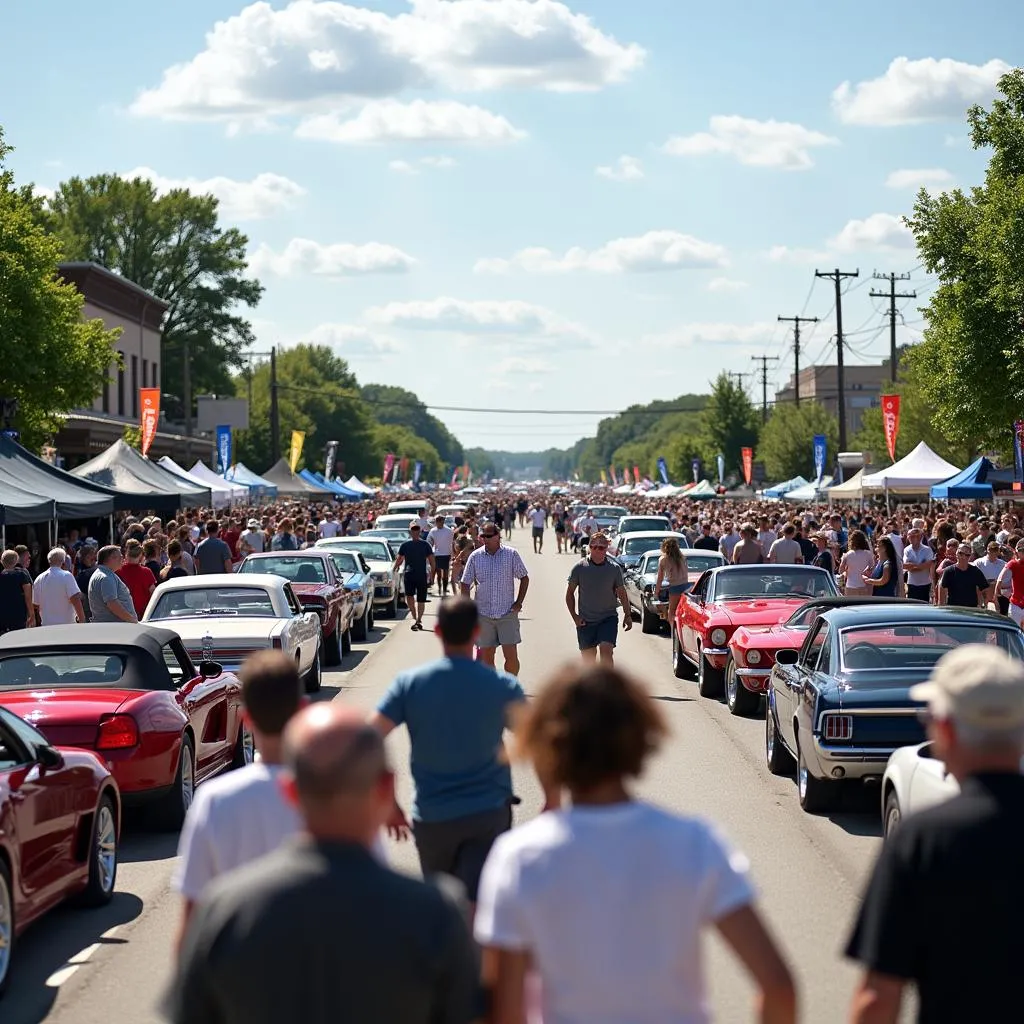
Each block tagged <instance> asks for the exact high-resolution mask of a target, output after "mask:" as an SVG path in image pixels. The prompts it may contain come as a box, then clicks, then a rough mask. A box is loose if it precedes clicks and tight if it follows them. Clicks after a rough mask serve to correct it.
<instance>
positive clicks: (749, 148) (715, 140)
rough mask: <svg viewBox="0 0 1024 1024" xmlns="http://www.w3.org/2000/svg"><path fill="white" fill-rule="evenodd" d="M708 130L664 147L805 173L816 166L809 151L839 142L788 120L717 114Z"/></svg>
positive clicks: (674, 153) (675, 139) (678, 152)
mask: <svg viewBox="0 0 1024 1024" xmlns="http://www.w3.org/2000/svg"><path fill="white" fill-rule="evenodd" d="M708 127H709V131H706V132H698V133H697V134H696V135H677V136H675V137H673V138H671V139H669V140H668V142H666V143H665V145H664V150H665V152H666V153H668V154H670V155H672V156H707V155H709V154H713V153H724V154H726V155H728V156H732V157H735V158H736V159H737V160H738V161H739V162H740V163H741V164H746V165H747V166H749V167H781V168H783V169H784V170H788V171H802V170H806V169H807V168H808V167H812V166H813V165H814V161H813V160H812V159H811V153H810V151H811V150H812V149H814V148H817V147H819V146H835V145H838V143H839V140H838V139H836V138H833V137H832V136H830V135H825V134H824V133H822V132H816V131H812V130H811V129H810V128H805V127H804V126H803V125H801V124H792V123H791V122H788V121H756V120H754V119H753V118H750V117H737V116H735V115H723V114H718V115H716V116H714V117H712V118H711V121H710V123H709V126H708Z"/></svg>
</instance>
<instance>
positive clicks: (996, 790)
mask: <svg viewBox="0 0 1024 1024" xmlns="http://www.w3.org/2000/svg"><path fill="white" fill-rule="evenodd" d="M968 548H969V545H968ZM910 695H911V697H912V698H913V699H914V700H922V701H926V702H927V703H928V719H929V721H928V734H929V737H930V738H931V741H932V745H933V748H932V756H934V757H936V758H937V759H938V760H939V761H940V762H943V763H944V764H945V767H946V770H947V771H948V772H949V773H950V774H951V775H952V776H953V777H954V778H955V779H956V780H957V782H959V783H960V792H959V794H958V795H957V796H955V797H953V798H952V799H951V800H948V801H945V802H944V803H941V804H939V805H938V806H935V807H931V808H929V809H927V810H924V811H922V812H920V813H918V814H914V815H911V816H910V817H908V818H906V819H905V820H903V821H902V822H900V824H899V825H898V826H897V827H896V830H895V832H894V833H893V834H892V835H890V836H889V837H888V838H887V839H886V841H885V844H884V845H883V846H882V848H881V853H880V854H879V857H878V860H877V862H876V864H875V867H874V871H873V873H872V876H871V880H870V881H869V883H868V886H867V892H866V894H865V897H864V901H863V903H862V904H861V907H860V910H859V912H858V914H857V919H856V923H855V925H854V928H853V934H852V936H851V938H850V941H849V944H848V946H847V950H846V952H847V955H848V956H850V957H851V958H853V959H854V960H857V961H859V962H860V963H861V964H862V965H863V968H864V974H863V975H862V978H861V981H860V984H859V985H858V987H857V990H856V992H855V994H854V997H853V1008H852V1012H851V1015H850V1020H851V1021H852V1022H853V1024H872V1022H876V1021H884V1022H889V1021H895V1020H896V1019H897V1018H898V1016H899V1012H900V1004H901V1002H902V998H903V993H904V989H905V988H906V987H907V986H908V985H911V984H913V985H916V987H917V993H918V998H919V1004H920V1006H919V1016H918V1019H919V1020H921V1021H930V1022H931V1021H934V1022H939V1024H941V1022H946V1021H948V1022H951V1024H952V1022H956V1024H961V1022H965V1021H1001V1020H1008V1019H1010V1018H1011V1017H1012V1016H1013V1011H1011V1010H1010V1009H1009V1008H1010V1007H1013V1006H1015V1005H1017V1003H1018V1001H1019V989H1020V982H1019V965H1018V963H1017V961H1018V959H1019V958H1018V956H1017V942H1018V939H1019V935H1020V921H1021V915H1022V914H1024V881H1022V879H1021V872H1020V850H1021V848H1022V846H1024V776H1022V775H1021V771H1020V765H1021V757H1022V755H1024V668H1022V666H1021V663H1020V662H1019V661H1015V660H1013V659H1011V658H1010V657H1008V656H1007V655H1006V654H1005V653H1003V652H1002V651H1001V650H999V649H998V648H995V647H991V646H989V645H987V644H986V645H980V644H979V645H966V646H963V647H959V648H957V649H955V650H953V651H951V652H950V653H948V654H946V655H945V656H944V657H942V658H941V659H940V660H939V662H938V663H937V664H936V666H935V668H934V670H933V671H932V675H931V678H930V679H929V681H928V682H926V683H922V684H919V685H917V686H915V687H913V688H912V689H911V691H910ZM939 894H941V895H939ZM968 935H970V936H984V937H985V939H984V941H983V942H965V941H964V936H968Z"/></svg>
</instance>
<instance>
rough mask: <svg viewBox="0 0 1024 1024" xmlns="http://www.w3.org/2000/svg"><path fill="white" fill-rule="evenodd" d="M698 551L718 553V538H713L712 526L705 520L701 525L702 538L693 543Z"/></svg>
mask: <svg viewBox="0 0 1024 1024" xmlns="http://www.w3.org/2000/svg"><path fill="white" fill-rule="evenodd" d="M693 546H694V548H695V549H696V550H698V551H717V550H718V538H717V537H712V536H711V524H710V523H709V522H707V520H705V521H704V522H703V523H701V524H700V536H699V537H698V538H697V539H696V540H695V541H694V542H693Z"/></svg>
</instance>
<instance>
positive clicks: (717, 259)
mask: <svg viewBox="0 0 1024 1024" xmlns="http://www.w3.org/2000/svg"><path fill="white" fill-rule="evenodd" d="M727 263H728V259H727V257H726V250H725V247H724V246H721V245H715V244H714V243H712V242H704V241H701V239H699V238H694V237H693V236H692V235H684V234H681V233H680V232H678V231H648V232H647V234H645V235H640V236H639V237H636V238H617V239H614V240H613V241H611V242H608V243H607V245H603V246H601V248H599V249H583V248H580V247H579V246H576V247H574V248H572V249H569V250H568V251H567V252H566V253H565V254H564V255H562V256H558V255H556V254H555V253H554V252H552V251H551V250H550V249H544V248H539V247H537V248H530V249H522V250H520V251H519V252H517V253H516V254H515V255H514V256H513V257H512V258H511V259H508V260H502V259H483V260H479V261H478V262H477V264H476V267H475V268H474V269H475V270H476V272H477V273H504V272H507V271H509V270H523V271H526V272H527V273H530V274H560V273H566V272H567V271H572V270H591V271H596V272H598V273H603V274H621V273H626V272H633V271H651V270H688V269H694V268H697V269H700V268H707V267H722V266H725V265H726V264H727Z"/></svg>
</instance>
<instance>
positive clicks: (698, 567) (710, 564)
mask: <svg viewBox="0 0 1024 1024" xmlns="http://www.w3.org/2000/svg"><path fill="white" fill-rule="evenodd" d="M722 564H723V560H722V557H721V556H720V555H687V556H686V569H687V572H688V573H689V574H690V578H691V579H696V578H697V574H698V573H702V572H704V571H705V570H706V569H713V568H714V567H715V566H716V565H722Z"/></svg>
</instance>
